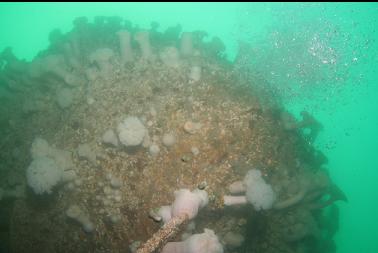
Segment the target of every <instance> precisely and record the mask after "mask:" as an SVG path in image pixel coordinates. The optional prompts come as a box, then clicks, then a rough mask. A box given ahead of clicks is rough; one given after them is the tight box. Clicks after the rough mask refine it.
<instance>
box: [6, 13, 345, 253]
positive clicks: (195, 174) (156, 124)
mask: <svg viewBox="0 0 378 253" xmlns="http://www.w3.org/2000/svg"><path fill="white" fill-rule="evenodd" d="M157 28H158V24H156V23H153V24H152V26H151V29H144V30H142V29H141V28H140V27H139V26H137V25H134V24H132V23H131V22H130V21H127V20H124V19H122V18H120V17H96V18H95V19H94V21H93V22H89V21H88V19H87V18H85V17H80V18H77V19H76V20H75V21H74V28H73V29H72V30H71V31H69V32H67V33H62V32H60V31H59V30H54V31H53V32H51V33H50V35H49V39H50V45H49V47H48V48H47V49H45V50H43V51H41V52H40V53H39V54H38V55H37V56H36V57H35V59H33V60H32V61H31V62H26V61H23V60H20V59H17V58H16V57H15V56H14V55H13V53H12V51H11V49H10V48H7V49H5V50H4V51H3V52H2V53H1V55H0V62H1V68H0V84H1V86H0V88H1V90H0V92H2V90H4V92H3V93H1V96H2V97H1V98H4V101H3V103H2V106H1V108H0V126H1V128H0V129H1V131H0V137H1V138H0V139H1V140H2V142H1V144H0V151H1V152H0V158H1V160H2V161H3V163H2V164H1V167H0V175H1V177H0V201H2V202H1V203H2V204H3V202H4V203H5V202H6V203H7V204H6V205H5V207H4V208H6V209H7V210H11V211H10V212H9V213H10V215H8V216H7V217H9V219H8V220H9V224H10V225H9V229H8V230H9V238H10V239H9V240H8V241H9V245H10V246H9V247H10V250H9V251H11V252H41V251H43V250H45V249H49V251H50V252H60V251H59V250H62V249H64V251H66V252H88V251H91V252H99V251H101V252H103V251H109V252H125V249H126V250H128V248H129V247H128V245H127V244H130V245H134V246H133V247H131V248H133V249H135V245H137V244H136V243H135V242H138V244H141V242H146V241H147V242H148V239H149V238H150V237H151V236H153V235H154V234H155V233H156V232H157V231H161V230H159V228H160V225H162V226H163V227H162V229H163V228H164V226H165V225H163V223H165V224H170V225H172V224H171V223H174V222H172V219H174V218H177V219H180V220H179V222H180V224H184V223H185V221H187V220H189V219H195V222H196V226H195V228H192V229H187V230H185V231H184V229H185V228H183V231H181V230H180V229H178V228H177V227H176V226H175V224H173V225H172V227H171V232H172V231H174V232H175V233H172V234H174V236H173V237H172V238H169V240H170V241H171V242H170V243H169V244H167V246H166V247H167V248H165V249H164V250H163V252H172V250H173V251H174V252H197V253H198V252H202V251H201V250H203V248H201V249H197V247H201V246H203V245H205V246H213V247H212V249H213V250H214V251H211V252H223V251H224V252H299V251H300V250H302V251H301V252H311V253H314V252H324V253H326V252H334V251H335V249H334V248H332V247H331V246H332V242H333V236H334V234H335V231H337V222H335V221H332V219H334V220H337V211H334V212H333V213H332V215H331V216H332V218H330V217H328V216H327V215H326V212H325V211H324V209H323V207H325V206H330V207H331V208H334V207H335V206H334V205H333V202H334V201H337V200H343V201H346V199H347V198H346V196H345V194H343V192H342V191H341V190H340V189H339V188H338V187H337V186H336V185H335V184H334V183H333V182H332V180H331V178H330V176H329V174H328V172H327V169H326V168H324V164H325V163H326V157H325V156H324V155H322V153H321V151H319V150H316V148H315V147H314V146H312V143H313V141H314V140H315V138H316V136H317V133H318V132H319V131H320V130H321V128H322V126H321V124H320V123H319V122H318V121H316V120H315V118H314V117H313V116H312V115H310V114H309V113H307V112H303V113H302V117H303V119H302V120H300V121H298V120H296V119H295V118H294V117H293V116H292V115H290V114H289V113H288V112H286V110H285V107H284V105H282V104H281V102H280V101H279V99H278V98H276V97H274V96H272V94H270V93H269V92H267V91H264V92H263V91H262V90H261V89H258V84H259V83H260V82H263V80H261V79H251V77H250V75H247V74H246V72H248V71H252V70H250V69H248V66H245V65H242V64H246V63H245V61H246V59H245V57H243V56H245V55H244V51H243V50H246V49H245V48H248V47H247V46H242V49H241V50H240V53H239V56H238V59H237V61H235V62H230V61H229V60H227V58H226V57H225V47H224V44H223V42H222V41H221V40H220V38H217V37H215V38H210V39H208V40H206V41H205V40H204V39H205V37H206V36H209V35H208V34H207V33H206V32H205V31H185V32H181V30H182V27H181V26H179V25H178V26H173V27H170V28H168V29H167V30H165V31H161V32H160V31H159V29H157ZM242 51H243V52H242ZM303 128H307V129H310V133H309V134H306V133H305V131H302V130H301V129H303ZM130 147H132V148H135V150H134V149H133V150H132V151H133V152H130V150H128V148H130ZM29 166H31V167H29ZM28 167H29V169H28ZM251 168H261V169H259V170H256V169H252V170H251ZM28 171H29V172H28ZM11 172H12V173H13V174H12V173H11ZM12 175H13V176H12ZM14 175H24V176H23V177H20V179H19V180H14V179H12V178H14ZM27 178H29V180H27ZM243 178H244V181H243ZM227 186H230V187H229V188H227ZM20 189H21V191H20ZM175 189H182V190H180V191H177V192H176V194H175V196H174V198H173V196H172V195H171V193H172V192H173V191H174V190H175ZM189 189H195V190H193V191H190V190H189ZM16 190H17V191H16ZM30 190H33V191H34V193H33V192H30ZM205 190H206V192H205ZM15 192H17V193H19V192H25V194H13V193H15ZM229 192H231V195H230V196H228V195H226V194H228V193H229ZM35 193H37V194H35ZM40 193H49V194H45V195H43V194H40ZM205 193H206V194H205ZM236 194H245V195H244V196H243V195H242V196H234V195H236ZM35 195H38V196H35ZM39 195H42V196H39ZM225 195H226V196H227V197H225V198H223V196H225ZM326 196H328V199H324V197H326ZM235 198H236V200H239V202H241V203H245V204H246V205H243V206H237V207H236V206H231V207H224V204H230V203H231V202H233V201H231V200H232V199H233V200H235ZM10 199H11V201H8V200H10ZM247 202H249V203H250V204H252V205H248V204H247ZM167 203H172V205H169V206H168V205H167V206H164V205H166V204H167ZM156 207H161V208H160V209H158V210H154V212H152V213H151V212H150V213H149V211H150V210H153V209H154V208H156ZM1 208H3V207H1ZM83 210H86V211H85V212H84V211H83ZM333 210H335V209H333ZM149 214H150V216H153V218H154V220H155V221H163V222H161V224H159V223H157V222H154V220H152V219H150V218H149ZM66 216H68V217H69V218H71V219H67V217H66ZM52 217H53V218H52ZM75 221H76V223H79V224H81V228H83V229H81V228H80V226H77V224H76V225H75ZM173 221H177V220H173ZM331 221H332V222H331ZM170 222H171V223H170ZM176 225H177V224H176ZM205 228H208V229H209V230H205V233H202V234H201V232H202V231H204V229H205ZM181 232H185V236H184V237H185V238H187V239H183V240H181V237H180V236H182V234H183V233H181ZM322 232H326V233H327V235H328V237H327V238H325V237H324V236H322ZM215 234H216V235H217V236H219V238H220V239H219V240H218V237H217V236H215ZM165 235H167V234H165ZM199 235H201V236H204V237H205V239H204V240H202V239H201V240H197V239H195V240H194V239H193V238H198V236H199ZM41 238H43V240H41ZM152 238H153V239H154V237H152ZM167 238H168V237H164V240H165V241H164V243H166V242H167V241H168V239H167ZM201 238H202V237H201ZM0 240H2V238H0ZM133 242H134V244H133ZM155 242H156V241H155ZM193 242H194V243H193ZM198 242H199V243H198ZM221 243H224V244H225V245H221ZM156 245H158V246H159V247H160V249H161V248H162V247H163V246H164V245H163V243H162V242H157V243H156ZM172 245H173V246H172ZM142 246H143V244H142ZM172 248H174V249H172ZM204 248H205V249H206V250H205V251H204V252H210V251H208V250H207V248H206V247H204ZM147 250H148V249H147ZM143 252H148V251H143ZM151 252H152V251H151Z"/></svg>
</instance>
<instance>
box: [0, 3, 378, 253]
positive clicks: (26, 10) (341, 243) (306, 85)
mask: <svg viewBox="0 0 378 253" xmlns="http://www.w3.org/2000/svg"><path fill="white" fill-rule="evenodd" d="M98 15H102V16H114V15H118V16H121V17H124V18H127V19H129V20H131V21H132V22H133V23H137V24H139V25H140V26H141V27H144V28H149V24H150V23H151V21H157V22H159V23H160V27H161V29H165V28H167V27H168V26H173V25H176V24H177V23H180V24H181V25H182V26H183V30H187V31H191V30H196V29H201V30H206V31H208V32H209V33H210V34H211V35H216V36H219V37H220V38H221V39H222V40H223V41H224V42H225V44H226V46H227V53H228V57H229V58H230V59H232V58H233V57H234V56H235V54H236V52H237V46H238V41H240V40H242V41H246V42H250V43H251V44H252V46H253V49H254V56H255V59H254V60H255V62H256V63H255V65H254V66H255V68H256V69H257V70H258V71H260V72H261V73H262V75H263V77H264V78H265V79H266V80H268V81H269V82H270V84H271V86H272V87H273V88H274V89H277V92H278V94H279V95H280V96H281V97H282V99H283V102H284V103H285V104H286V106H287V107H288V108H289V109H290V110H291V111H292V112H293V113H294V114H295V115H298V114H299V111H301V110H302V109H306V110H308V111H310V112H311V113H313V114H314V115H315V117H316V118H317V119H319V121H321V122H322V124H323V125H324V131H323V132H322V133H321V134H320V136H319V137H318V139H317V141H316V143H315V145H316V146H317V147H318V148H319V149H321V150H322V151H323V152H324V153H325V154H326V155H327V156H328V158H329V164H328V167H329V168H330V173H331V176H332V178H333V179H334V181H335V182H336V183H337V184H338V185H339V186H340V188H341V189H343V190H344V192H345V193H346V194H347V196H348V198H349V202H348V203H338V205H339V207H340V208H341V211H340V231H339V232H338V234H337V236H336V240H337V247H338V252H340V253H348V252H364V253H373V252H378V243H377V232H376V230H377V228H378V217H377V211H378V208H377V207H378V197H377V196H378V190H377V189H378V186H377V183H378V182H377V179H378V154H377V146H378V137H377V128H378V113H377V108H378V102H377V101H378V83H377V81H378V73H377V69H378V67H377V63H378V54H377V51H378V45H377V40H378V31H377V29H378V20H377V19H378V4H377V3H318V4H315V3H312V4H304V3H290V4H288V3H286V4H284V3H277V4H273V3H257V4H252V3H216V4H214V3H0V51H1V50H2V49H3V48H4V47H6V46H12V47H13V50H14V53H15V54H16V56H18V57H19V58H25V59H27V60H31V59H32V58H33V57H34V56H35V55H36V53H37V52H38V51H39V50H41V49H44V48H46V47H47V45H48V33H49V32H50V31H51V30H52V29H54V28H60V29H61V30H62V31H63V32H66V31H69V30H70V29H71V28H72V20H73V19H74V18H75V17H78V16H87V17H88V18H90V20H92V18H93V17H94V16H98ZM282 59H286V60H288V61H286V62H282ZM299 63H303V66H302V67H301V69H302V70H303V68H305V71H304V74H303V73H298V72H296V71H294V72H293V70H294V69H297V68H298V64H299Z"/></svg>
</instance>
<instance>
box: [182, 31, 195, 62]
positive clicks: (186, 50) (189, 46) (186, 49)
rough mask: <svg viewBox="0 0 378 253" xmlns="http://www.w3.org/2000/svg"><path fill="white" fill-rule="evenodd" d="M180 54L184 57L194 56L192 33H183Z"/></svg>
mask: <svg viewBox="0 0 378 253" xmlns="http://www.w3.org/2000/svg"><path fill="white" fill-rule="evenodd" d="M180 53H181V55H182V56H191V55H193V34H192V33H191V32H183V33H182V35H181V41H180Z"/></svg>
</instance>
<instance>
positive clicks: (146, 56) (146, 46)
mask: <svg viewBox="0 0 378 253" xmlns="http://www.w3.org/2000/svg"><path fill="white" fill-rule="evenodd" d="M134 39H135V40H136V42H137V43H138V45H139V47H140V50H141V52H142V59H143V60H153V58H154V56H153V54H152V47H151V43H150V33H149V32H147V31H141V32H138V33H137V34H135V37H134Z"/></svg>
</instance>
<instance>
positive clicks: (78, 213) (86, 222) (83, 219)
mask: <svg viewBox="0 0 378 253" xmlns="http://www.w3.org/2000/svg"><path fill="white" fill-rule="evenodd" d="M66 215H67V217H69V218H71V219H73V220H75V221H77V222H78V223H80V224H81V226H82V228H83V230H84V231H85V232H87V233H91V232H93V230H94V229H95V226H94V224H93V223H92V222H91V221H90V219H89V217H88V216H87V215H86V214H85V213H84V212H83V210H82V209H80V207H79V206H77V205H71V206H70V207H69V208H68V209H67V210H66Z"/></svg>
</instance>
